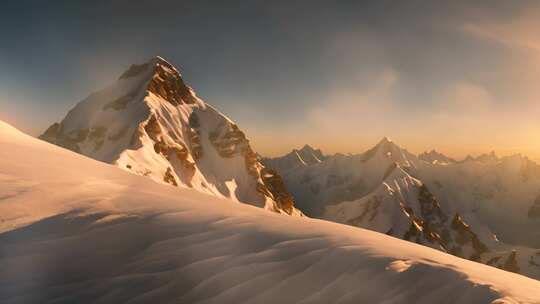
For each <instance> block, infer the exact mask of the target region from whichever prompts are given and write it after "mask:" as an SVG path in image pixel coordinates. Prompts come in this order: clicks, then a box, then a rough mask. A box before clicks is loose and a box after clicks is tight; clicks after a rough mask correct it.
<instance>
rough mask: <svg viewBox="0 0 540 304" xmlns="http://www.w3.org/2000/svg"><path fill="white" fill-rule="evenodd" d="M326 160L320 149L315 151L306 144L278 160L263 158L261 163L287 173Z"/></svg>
mask: <svg viewBox="0 0 540 304" xmlns="http://www.w3.org/2000/svg"><path fill="white" fill-rule="evenodd" d="M325 159H327V156H326V155H324V154H323V152H322V151H321V149H315V148H313V147H312V146H310V145H308V144H306V145H304V146H303V147H302V148H301V149H293V150H292V151H291V152H289V153H287V154H285V155H284V156H281V157H278V158H263V159H262V162H263V163H264V164H265V165H267V166H269V167H271V168H274V169H275V170H277V171H278V172H287V171H289V170H291V169H294V168H298V167H305V166H311V165H315V164H318V163H321V162H322V161H324V160H325Z"/></svg>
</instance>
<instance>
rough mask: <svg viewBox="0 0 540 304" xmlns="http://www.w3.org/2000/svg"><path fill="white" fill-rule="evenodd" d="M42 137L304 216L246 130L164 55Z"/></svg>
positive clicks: (159, 177) (163, 179)
mask: <svg viewBox="0 0 540 304" xmlns="http://www.w3.org/2000/svg"><path fill="white" fill-rule="evenodd" d="M40 138H42V139H44V140H47V141H49V142H51V143H54V144H57V145H60V146H62V147H65V148H68V149H70V150H73V151H75V152H78V153H81V154H84V155H86V156H89V157H92V158H94V159H97V160H100V161H104V162H108V163H112V164H115V165H117V166H119V167H120V168H122V169H124V170H128V171H131V172H133V173H135V174H139V175H144V176H148V177H150V178H152V179H153V180H155V181H157V182H160V183H168V184H171V185H174V186H181V187H182V186H185V187H190V188H194V189H197V190H199V191H201V192H205V193H211V194H214V195H216V196H219V197H225V198H229V199H231V200H234V201H238V202H243V203H248V204H252V205H255V206H259V207H263V208H266V209H269V210H272V211H275V212H284V213H287V214H292V215H300V214H301V213H300V212H299V211H298V210H297V209H295V208H294V202H293V199H292V197H291V195H290V194H289V193H288V192H287V190H286V189H285V187H284V185H283V182H282V180H281V178H280V176H279V175H278V174H277V173H276V172H274V171H272V170H269V169H268V168H265V167H264V166H263V165H262V164H261V163H260V162H259V161H258V160H257V156H256V153H255V152H254V151H253V150H252V149H251V147H250V145H249V140H248V139H247V138H246V136H245V134H244V132H242V131H241V130H240V129H239V128H238V126H237V125H236V124H235V123H234V122H233V121H232V120H230V119H229V118H227V117H226V116H225V115H223V114H221V113H220V112H218V111H217V110H216V109H214V108H213V107H211V106H210V105H208V104H206V103H205V102H204V101H202V100H201V99H200V98H199V97H197V96H196V94H195V92H194V91H193V90H192V89H191V87H189V86H187V85H186V84H185V83H184V81H183V79H182V77H181V75H180V73H179V72H178V71H177V70H176V69H175V68H174V66H172V65H171V64H170V63H168V62H167V61H165V60H164V59H163V58H161V57H155V58H152V59H151V60H149V61H148V62H146V63H144V64H141V65H133V66H131V67H130V68H129V69H128V70H127V71H126V72H124V73H123V74H122V75H121V76H120V78H119V79H118V80H117V81H116V82H115V83H113V84H111V85H110V86H109V87H107V88H105V89H103V90H101V91H98V92H96V93H93V94H91V95H90V96H89V97H88V98H86V99H84V100H83V101H81V102H80V103H78V104H77V105H76V106H75V107H74V108H73V109H72V110H71V111H69V113H68V114H67V116H66V117H65V118H64V119H63V120H62V122H60V123H55V124H53V125H52V126H51V127H49V128H48V129H47V131H45V133H44V134H43V135H41V136H40Z"/></svg>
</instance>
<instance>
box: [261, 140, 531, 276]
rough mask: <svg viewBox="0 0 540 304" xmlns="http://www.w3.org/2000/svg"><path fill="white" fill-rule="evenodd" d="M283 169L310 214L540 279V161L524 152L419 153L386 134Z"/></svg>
mask: <svg viewBox="0 0 540 304" xmlns="http://www.w3.org/2000/svg"><path fill="white" fill-rule="evenodd" d="M285 158H287V156H284V157H281V158H277V159H270V160H266V163H267V164H269V165H270V166H271V164H279V163H280V162H282V159H285ZM280 173H282V176H283V178H284V180H285V183H286V185H287V187H288V189H289V190H290V191H291V193H292V194H293V196H294V197H295V199H296V204H297V206H299V208H300V209H301V210H303V211H304V212H305V213H306V214H307V215H308V216H312V217H316V218H323V219H328V220H332V221H335V222H339V223H344V224H348V225H353V226H357V227H362V228H367V229H370V230H374V231H378V232H381V233H386V234H388V235H392V236H395V237H397V238H400V239H404V240H409V241H411V242H415V243H419V244H423V245H425V246H429V247H432V248H436V249H439V250H442V251H444V252H448V253H451V254H454V255H456V256H459V257H463V258H467V259H470V260H473V261H478V262H481V263H485V264H488V265H491V266H494V267H497V268H501V269H505V270H508V271H513V272H517V273H521V274H524V275H527V276H530V277H532V278H536V279H540V211H539V210H540V207H539V206H540V195H539V194H538V193H539V191H540V167H539V166H538V165H537V164H535V163H534V162H532V161H530V160H528V159H527V158H524V157H522V156H519V155H515V156H510V157H501V158H499V157H497V156H496V155H495V154H494V153H493V152H492V153H490V154H483V155H480V156H479V157H476V158H474V157H468V158H467V159H465V160H463V161H455V160H452V159H450V158H449V157H446V156H444V155H443V154H441V153H438V152H435V151H432V152H430V153H424V154H422V155H421V156H420V157H417V156H415V155H414V154H412V153H410V152H408V151H407V150H405V149H403V148H401V147H399V146H398V145H396V144H395V143H394V142H392V141H391V140H390V139H388V138H383V139H382V140H381V141H380V142H379V143H378V144H377V145H376V146H375V147H373V148H372V149H370V150H368V151H367V152H365V153H362V154H358V155H341V154H338V155H333V156H328V157H327V158H326V159H324V160H323V161H321V162H318V163H314V164H311V165H305V166H298V167H293V168H292V169H290V170H287V171H283V172H280Z"/></svg>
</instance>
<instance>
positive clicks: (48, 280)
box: [0, 122, 540, 304]
mask: <svg viewBox="0 0 540 304" xmlns="http://www.w3.org/2000/svg"><path fill="white" fill-rule="evenodd" d="M0 145H1V146H2V149H0V231H1V233H0V269H1V271H0V303H6V304H11V303H235V304H237V303H426V304H427V303H430V304H431V303H492V304H495V303H497V304H501V303H540V292H539V291H540V282H538V281H535V280H532V279H529V278H526V277H524V276H521V275H517V274H513V273H510V272H505V271H501V270H498V269H495V268H492V267H488V266H485V265H482V264H479V263H474V262H470V261H467V260H464V259H460V258H456V257H454V256H451V255H447V254H444V253H442V252H440V251H436V250H433V249H430V248H427V247H423V246H419V245H416V244H413V243H410V242H405V241H402V240H398V239H395V238H391V237H388V236H385V235H383V234H379V233H376V232H372V231H368V230H363V229H359V228H355V227H351V226H345V225H340V224H335V223H330V222H325V221H321V220H315V219H309V218H306V217H288V216H281V215H278V214H273V213H269V212H265V211H263V210H261V209H259V208H254V207H253V206H248V205H244V204H236V205H233V206H232V207H231V204H229V203H228V201H227V200H226V199H223V198H219V197H216V196H212V195H208V194H205V193H201V192H199V191H196V190H194V189H189V188H179V189H178V188H173V187H168V186H166V185H161V184H158V183H149V182H147V179H146V178H144V177H141V176H137V175H133V174H129V173H127V172H123V171H122V170H118V168H115V167H113V166H110V165H107V164H104V163H101V162H97V161H94V160H92V159H88V158H85V157H83V156H81V155H77V154H75V153H73V152H71V151H68V150H65V149H62V148H59V147H57V146H54V145H50V144H48V143H45V142H42V141H39V140H36V139H34V138H31V137H29V136H26V135H24V134H22V133H20V132H19V131H17V130H15V129H14V128H12V127H10V126H8V125H7V124H4V123H2V122H0Z"/></svg>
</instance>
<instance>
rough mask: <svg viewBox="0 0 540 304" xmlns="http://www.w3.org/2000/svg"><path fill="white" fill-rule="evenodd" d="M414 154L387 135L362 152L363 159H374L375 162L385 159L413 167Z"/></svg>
mask: <svg viewBox="0 0 540 304" xmlns="http://www.w3.org/2000/svg"><path fill="white" fill-rule="evenodd" d="M415 157H416V156H414V155H412V154H411V153H409V152H408V151H407V150H405V149H403V148H401V147H400V146H398V145H397V144H396V143H394V142H393V141H392V140H391V139H389V138H388V137H383V138H382V139H381V140H380V141H379V142H378V143H377V145H375V146H374V147H373V148H371V149H369V150H368V151H366V152H364V153H363V154H362V159H363V161H369V160H371V159H376V161H377V162H380V161H382V160H387V161H390V162H397V163H398V164H399V165H400V166H402V167H411V166H412V167H414V162H413V160H414V158H415Z"/></svg>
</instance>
